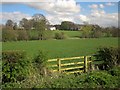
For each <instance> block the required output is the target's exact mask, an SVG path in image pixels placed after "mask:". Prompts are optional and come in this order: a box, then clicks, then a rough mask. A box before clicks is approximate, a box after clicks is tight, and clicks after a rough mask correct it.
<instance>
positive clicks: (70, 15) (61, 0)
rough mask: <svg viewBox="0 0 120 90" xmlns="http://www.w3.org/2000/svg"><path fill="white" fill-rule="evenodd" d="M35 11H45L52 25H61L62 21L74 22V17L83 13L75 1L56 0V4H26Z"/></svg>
mask: <svg viewBox="0 0 120 90" xmlns="http://www.w3.org/2000/svg"><path fill="white" fill-rule="evenodd" d="M25 4H27V5H29V6H31V7H33V8H35V9H39V10H45V11H46V12H47V15H46V18H47V19H48V20H49V21H50V23H51V24H59V23H60V22H61V21H74V16H75V15H76V14H79V13H80V11H81V7H80V5H77V4H76V1H75V0H54V2H46V3H45V2H43V3H25Z"/></svg>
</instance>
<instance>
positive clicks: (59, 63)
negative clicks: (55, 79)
mask: <svg viewBox="0 0 120 90" xmlns="http://www.w3.org/2000/svg"><path fill="white" fill-rule="evenodd" d="M57 61H58V71H59V73H60V72H61V60H60V59H57Z"/></svg>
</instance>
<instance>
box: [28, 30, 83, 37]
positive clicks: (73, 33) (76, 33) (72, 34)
mask: <svg viewBox="0 0 120 90" xmlns="http://www.w3.org/2000/svg"><path fill="white" fill-rule="evenodd" d="M28 32H29V33H30V35H32V36H35V35H37V34H38V31H34V30H31V31H28ZM58 32H64V33H65V34H66V35H67V36H68V37H69V38H74V37H79V36H80V35H81V31H64V30H55V31H51V33H53V34H54V33H58ZM49 33H50V32H49Z"/></svg>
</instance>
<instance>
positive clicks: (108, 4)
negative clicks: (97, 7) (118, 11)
mask: <svg viewBox="0 0 120 90" xmlns="http://www.w3.org/2000/svg"><path fill="white" fill-rule="evenodd" d="M106 5H107V6H114V5H115V4H114V3H112V2H108V3H106Z"/></svg>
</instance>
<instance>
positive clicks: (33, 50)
mask: <svg viewBox="0 0 120 90" xmlns="http://www.w3.org/2000/svg"><path fill="white" fill-rule="evenodd" d="M104 46H106V47H107V46H109V47H110V46H113V47H118V38H112V37H111V38H94V39H93V38H91V39H88V38H86V39H66V40H43V41H40V40H34V41H18V42H3V43H2V50H3V51H5V50H25V51H26V52H27V55H28V57H33V56H34V55H36V54H37V52H38V51H39V50H41V49H42V50H44V51H46V52H47V53H48V56H49V58H63V57H75V56H83V55H85V56H86V55H92V54H95V52H96V51H97V48H99V47H104Z"/></svg>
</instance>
